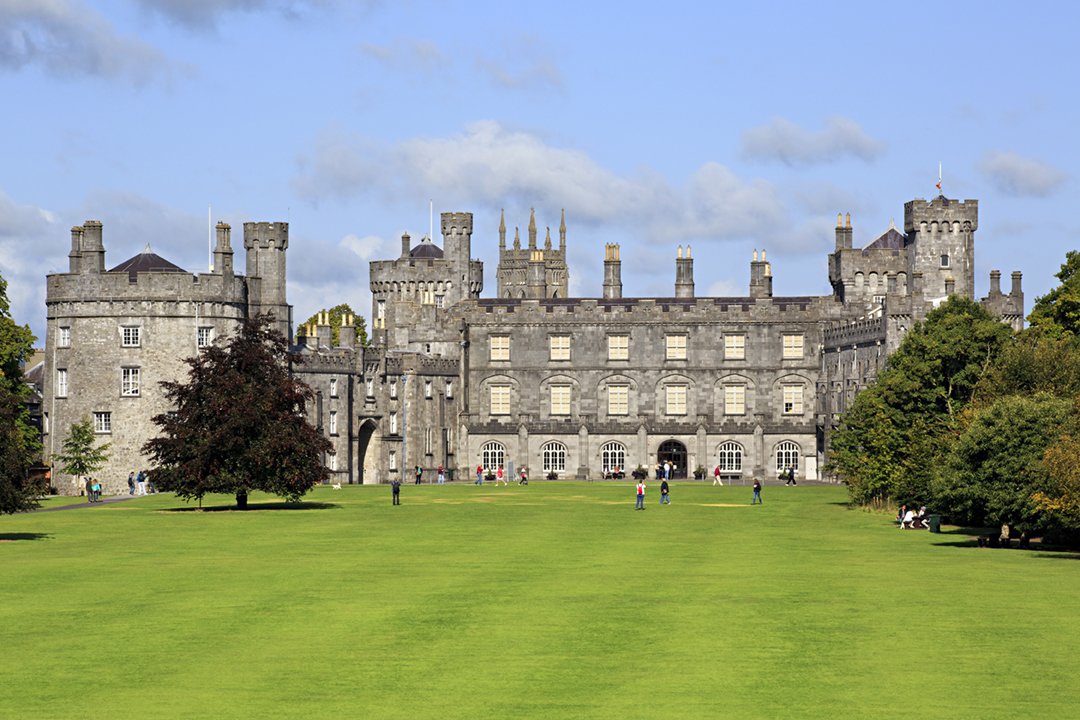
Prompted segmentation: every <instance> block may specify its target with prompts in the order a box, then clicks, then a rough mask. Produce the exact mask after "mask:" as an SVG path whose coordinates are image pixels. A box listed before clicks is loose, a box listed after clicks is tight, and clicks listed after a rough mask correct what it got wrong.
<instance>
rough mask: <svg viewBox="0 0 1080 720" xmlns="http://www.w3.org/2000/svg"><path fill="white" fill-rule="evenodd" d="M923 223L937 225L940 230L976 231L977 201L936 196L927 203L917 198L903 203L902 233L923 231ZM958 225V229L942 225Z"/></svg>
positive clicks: (977, 222) (977, 221) (977, 224)
mask: <svg viewBox="0 0 1080 720" xmlns="http://www.w3.org/2000/svg"><path fill="white" fill-rule="evenodd" d="M923 223H926V224H928V225H929V224H930V223H938V224H939V228H940V229H941V230H945V231H947V230H948V229H955V230H977V229H978V227H979V201H978V200H963V201H961V200H950V199H948V198H947V197H945V196H943V195H938V196H937V197H936V198H934V199H933V200H931V201H929V202H927V201H926V200H924V199H922V198H917V199H915V200H911V201H909V202H906V203H904V232H905V233H907V234H910V233H912V232H914V231H916V230H925V228H922V225H923ZM953 223H958V224H959V227H956V228H945V227H944V224H950V225H951V224H953Z"/></svg>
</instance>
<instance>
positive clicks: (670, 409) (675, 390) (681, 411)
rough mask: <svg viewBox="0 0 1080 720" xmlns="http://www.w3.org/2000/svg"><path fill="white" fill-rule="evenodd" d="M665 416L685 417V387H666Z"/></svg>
mask: <svg viewBox="0 0 1080 720" xmlns="http://www.w3.org/2000/svg"><path fill="white" fill-rule="evenodd" d="M667 414H668V415H685V414H686V386H685V385H668V386H667Z"/></svg>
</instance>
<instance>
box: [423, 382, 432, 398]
mask: <svg viewBox="0 0 1080 720" xmlns="http://www.w3.org/2000/svg"><path fill="white" fill-rule="evenodd" d="M424 397H426V398H429V397H431V381H430V380H425V381H424Z"/></svg>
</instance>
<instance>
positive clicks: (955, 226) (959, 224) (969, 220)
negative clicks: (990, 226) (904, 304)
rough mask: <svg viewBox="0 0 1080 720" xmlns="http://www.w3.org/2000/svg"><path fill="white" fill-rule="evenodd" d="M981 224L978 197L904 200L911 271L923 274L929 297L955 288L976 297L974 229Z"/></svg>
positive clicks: (905, 231)
mask: <svg viewBox="0 0 1080 720" xmlns="http://www.w3.org/2000/svg"><path fill="white" fill-rule="evenodd" d="M978 227H979V201H978V200H965V201H964V202H958V201H956V200H949V199H948V198H947V197H945V196H944V195H938V196H937V197H936V198H934V199H933V200H931V201H930V202H926V201H925V200H922V199H917V200H912V201H910V202H907V203H904V234H905V236H906V237H905V243H906V247H907V251H908V258H907V260H908V274H909V275H910V274H911V273H913V272H915V271H919V272H921V273H922V274H923V292H924V293H925V294H926V297H927V299H934V298H941V297H944V296H946V295H947V294H948V292H947V290H946V280H947V279H948V278H952V279H953V284H952V292H954V293H956V294H957V295H963V296H964V297H968V298H974V297H975V231H976V230H977V229H978Z"/></svg>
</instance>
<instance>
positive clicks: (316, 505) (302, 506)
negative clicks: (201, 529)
mask: <svg viewBox="0 0 1080 720" xmlns="http://www.w3.org/2000/svg"><path fill="white" fill-rule="evenodd" d="M340 508H341V506H340V505H338V504H337V503H324V502H297V503H293V502H282V501H277V502H264V503H253V502H250V501H249V502H248V506H247V508H245V509H243V510H240V509H239V508H237V507H236V503H230V504H229V505H203V506H202V507H199V506H198V505H193V506H191V507H180V508H166V509H164V510H158V511H157V512H163V513H189V512H258V511H259V510H335V509H340Z"/></svg>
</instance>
